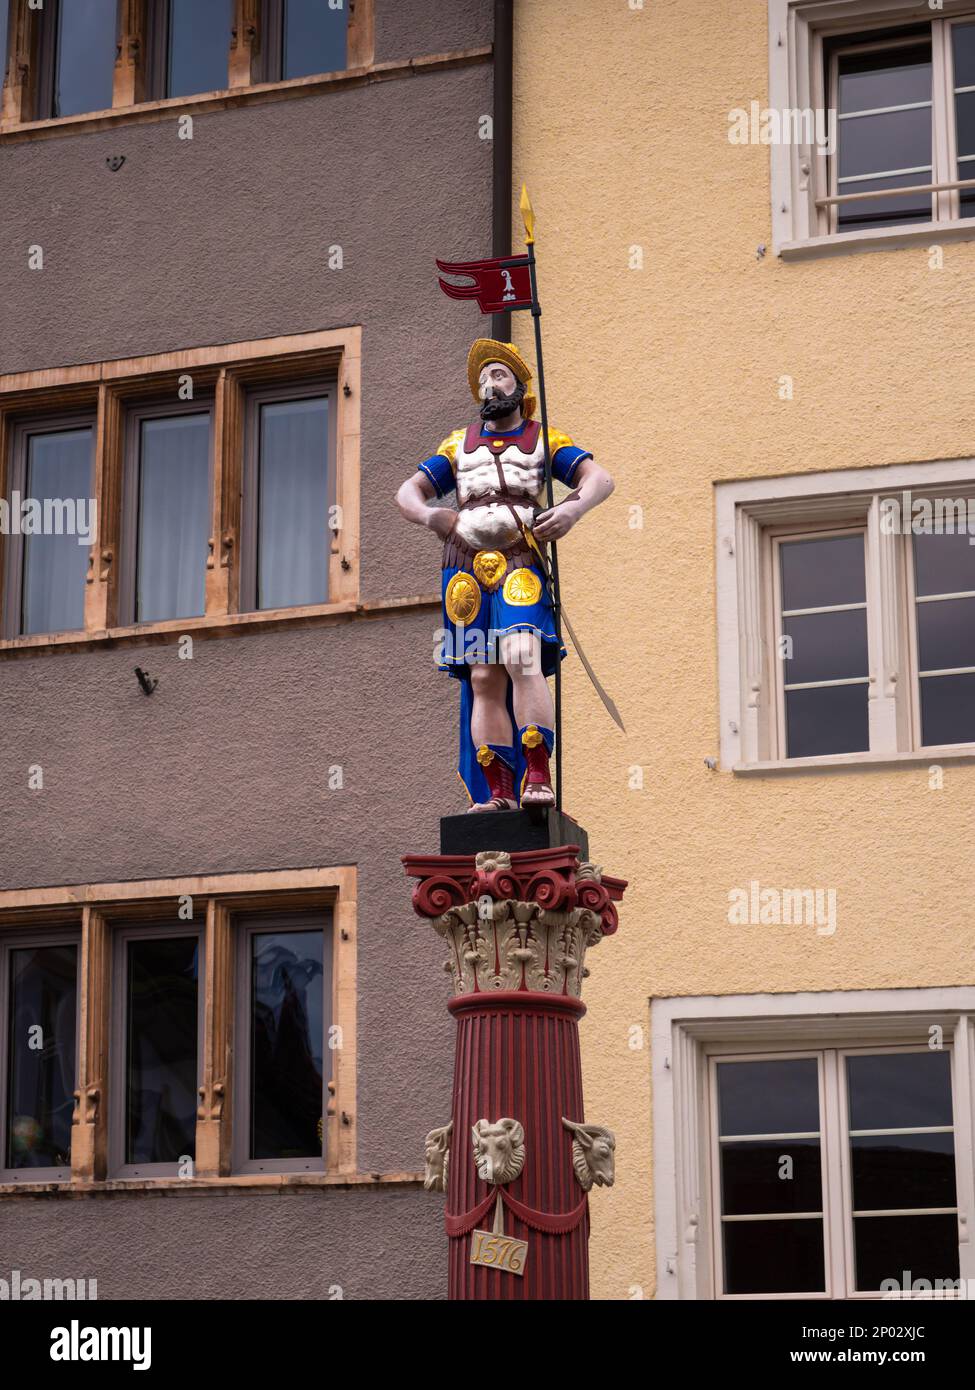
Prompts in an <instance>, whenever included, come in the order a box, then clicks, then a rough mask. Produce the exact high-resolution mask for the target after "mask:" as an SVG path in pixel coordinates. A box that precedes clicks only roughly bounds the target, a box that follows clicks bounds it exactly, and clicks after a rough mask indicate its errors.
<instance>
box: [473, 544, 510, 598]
mask: <svg viewBox="0 0 975 1390" xmlns="http://www.w3.org/2000/svg"><path fill="white" fill-rule="evenodd" d="M507 568H508V561H507V560H506V559H505V557H504V556H503V555H502V554H501V551H500V550H479V551H478V552H477V554H476V555H475V556H474V576H475V578H476V579H477V580H478V581H479V583H481V584H483V585H484V587H485V589H489V590H490V589H496V588H497V587H498V585H499V584H500V583H501V580H502V579H503V578H504V572H505V570H506V569H507Z"/></svg>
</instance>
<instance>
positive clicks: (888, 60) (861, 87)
mask: <svg viewBox="0 0 975 1390" xmlns="http://www.w3.org/2000/svg"><path fill="white" fill-rule="evenodd" d="M838 63H839V88H840V90H839V110H840V112H841V113H842V114H844V115H845V114H847V113H848V112H850V111H876V110H877V108H878V107H880V106H907V105H909V104H910V103H911V102H915V101H930V100H931V45H930V44H925V43H920V44H917V45H916V46H913V45H912V46H911V47H910V48H894V49H885V50H882V51H881V52H879V53H849V54H846V55H844V56H843V57H841V58H839V60H838ZM959 85H961V84H960V83H959Z"/></svg>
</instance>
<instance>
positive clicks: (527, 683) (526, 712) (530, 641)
mask: <svg viewBox="0 0 975 1390" xmlns="http://www.w3.org/2000/svg"><path fill="white" fill-rule="evenodd" d="M541 647H542V644H541V642H540V641H539V639H538V638H537V637H536V636H535V634H534V633H533V632H512V633H509V635H508V636H507V637H505V638H503V639H502V643H501V659H502V660H503V662H504V664H505V666H506V668H507V671H508V675H509V676H510V677H511V683H512V686H513V703H514V707H515V723H516V724H517V725H518V728H519V729H522V728H524V726H525V725H526V724H542V725H544V727H545V728H546V729H551V728H554V726H555V705H554V704H553V702H552V692H551V690H550V689H549V686H548V681H547V680H546V679H545V677H544V676H543V675H542V656H541Z"/></svg>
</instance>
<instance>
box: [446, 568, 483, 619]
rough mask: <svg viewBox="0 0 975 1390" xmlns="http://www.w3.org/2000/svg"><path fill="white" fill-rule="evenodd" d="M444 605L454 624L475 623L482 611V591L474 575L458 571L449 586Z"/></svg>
mask: <svg viewBox="0 0 975 1390" xmlns="http://www.w3.org/2000/svg"><path fill="white" fill-rule="evenodd" d="M444 603H445V604H446V608H447V617H448V618H449V619H450V621H451V622H452V623H470V622H473V621H474V619H475V618H476V617H477V615H478V613H479V612H480V611H481V591H480V589H479V588H478V587H477V581H476V580H475V579H474V577H473V575H470V574H465V573H464V571H463V570H458V572H457V573H456V574H455V575H454V577H453V579H451V581H450V583H449V584H448V585H447V592H446V594H445V595H444Z"/></svg>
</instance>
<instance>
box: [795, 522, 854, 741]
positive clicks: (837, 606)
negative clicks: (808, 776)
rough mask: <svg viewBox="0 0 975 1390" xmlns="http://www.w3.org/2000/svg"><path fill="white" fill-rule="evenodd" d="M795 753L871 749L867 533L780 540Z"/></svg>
mask: <svg viewBox="0 0 975 1390" xmlns="http://www.w3.org/2000/svg"><path fill="white" fill-rule="evenodd" d="M779 578H780V587H781V610H782V611H781V617H782V624H781V629H780V634H779V637H780V655H781V659H782V668H783V679H784V695H785V725H786V744H787V756H788V757H790V758H805V757H813V756H816V755H819V754H828V753H852V752H857V751H860V750H863V749H866V748H868V747H869V729H868V723H867V692H868V688H869V686H868V679H869V674H868V669H869V668H868V659H867V601H866V570H865V565H864V550H863V535H862V533H860V532H858V533H855V534H852V535H832V536H829V535H827V536H817V537H814V538H810V539H798V540H782V541H780V543H779Z"/></svg>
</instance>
